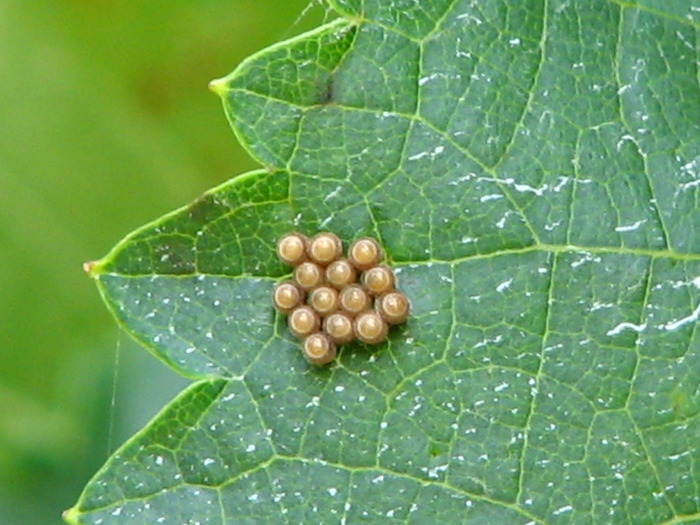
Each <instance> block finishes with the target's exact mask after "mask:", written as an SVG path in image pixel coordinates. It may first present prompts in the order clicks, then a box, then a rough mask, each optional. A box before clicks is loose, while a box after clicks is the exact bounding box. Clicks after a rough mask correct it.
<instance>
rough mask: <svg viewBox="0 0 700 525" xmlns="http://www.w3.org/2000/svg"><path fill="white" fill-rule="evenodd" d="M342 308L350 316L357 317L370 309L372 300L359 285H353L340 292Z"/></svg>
mask: <svg viewBox="0 0 700 525" xmlns="http://www.w3.org/2000/svg"><path fill="white" fill-rule="evenodd" d="M338 300H339V302H340V308H341V309H343V310H344V311H346V312H347V313H349V314H350V315H353V316H354V315H357V314H359V313H360V312H363V311H364V310H367V309H368V308H369V307H370V303H371V301H372V299H371V298H370V296H369V294H368V293H367V291H366V290H365V289H364V288H363V287H362V286H360V285H359V284H351V285H350V286H346V287H345V288H343V289H342V290H341V291H340V297H339V298H338Z"/></svg>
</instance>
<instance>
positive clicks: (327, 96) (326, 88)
mask: <svg viewBox="0 0 700 525" xmlns="http://www.w3.org/2000/svg"><path fill="white" fill-rule="evenodd" d="M333 91H334V90H333V75H330V76H328V77H327V79H326V82H325V83H324V84H321V85H319V90H318V95H317V97H316V103H317V104H318V105H320V106H325V105H328V104H330V103H332V102H333V94H334V93H333Z"/></svg>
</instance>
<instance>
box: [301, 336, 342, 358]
mask: <svg viewBox="0 0 700 525" xmlns="http://www.w3.org/2000/svg"><path fill="white" fill-rule="evenodd" d="M302 353H303V354H304V357H305V358H306V360H307V361H308V362H309V363H311V364H314V365H325V364H326V363H330V362H331V361H333V359H335V356H336V348H335V343H334V342H333V341H332V340H331V338H330V337H328V336H327V335H326V334H324V333H321V332H316V333H315V334H311V335H310V336H309V337H307V338H306V339H304V345H303V346H302Z"/></svg>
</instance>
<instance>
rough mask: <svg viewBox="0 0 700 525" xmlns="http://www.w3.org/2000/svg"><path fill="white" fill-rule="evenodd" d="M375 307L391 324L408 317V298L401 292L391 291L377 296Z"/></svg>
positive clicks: (401, 321) (398, 322) (400, 321)
mask: <svg viewBox="0 0 700 525" xmlns="http://www.w3.org/2000/svg"><path fill="white" fill-rule="evenodd" d="M374 306H375V308H376V309H377V312H379V315H381V316H382V317H383V318H384V320H385V321H386V322H387V323H389V324H400V323H403V322H404V321H405V320H406V319H407V318H408V310H409V305H408V299H407V298H406V296H405V295H404V294H402V293H401V292H396V291H394V292H389V293H386V294H384V295H380V296H379V297H377V299H376V301H375V303H374Z"/></svg>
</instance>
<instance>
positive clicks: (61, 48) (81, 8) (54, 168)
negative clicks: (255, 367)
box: [0, 0, 327, 525]
mask: <svg viewBox="0 0 700 525" xmlns="http://www.w3.org/2000/svg"><path fill="white" fill-rule="evenodd" d="M307 8H308V9H307ZM326 16H327V13H326V12H325V9H324V8H323V7H321V6H320V5H318V3H314V4H313V5H310V4H309V0H285V1H284V2H282V1H279V0H198V1H194V0H192V1H185V0H168V1H165V0H158V1H143V0H39V1H35V2H27V1H26V0H0V255H1V256H0V299H1V300H0V352H2V354H1V355H0V357H1V362H2V366H1V367H0V524H2V525H15V524H17V525H27V524H29V525H34V524H40V525H41V524H59V523H61V519H60V514H61V512H62V510H64V509H65V508H67V507H69V506H71V505H73V504H74V503H75V501H76V500H77V498H78V496H79V494H80V491H81V489H82V487H83V485H84V484H85V483H86V482H87V480H88V479H89V478H90V477H91V476H92V474H93V473H94V472H95V471H96V469H98V468H99V467H100V466H101V465H102V464H103V463H104V461H105V459H106V458H107V454H108V449H109V450H114V448H115V447H117V446H118V445H119V444H121V443H123V441H124V440H125V439H127V438H128V437H129V436H130V435H131V434H133V433H134V432H135V431H136V430H138V429H139V428H140V427H141V426H143V424H144V423H145V422H146V421H148V419H150V418H151V417H152V416H153V415H154V414H155V413H156V412H157V410H158V409H159V408H160V407H162V405H163V404H164V403H166V402H167V401H168V400H169V399H170V398H171V397H172V396H173V395H174V394H175V393H176V392H178V391H179V390H180V389H181V388H182V387H183V385H184V384H186V382H185V381H184V380H183V379H181V378H179V377H177V376H176V375H175V374H174V373H172V372H171V371H169V370H168V369H166V368H165V366H164V365H162V364H161V363H160V362H158V361H156V360H155V359H154V358H153V357H151V356H150V355H149V354H148V353H147V352H146V351H145V350H143V349H142V348H140V347H137V346H136V345H135V344H134V343H133V342H131V340H130V339H129V337H128V336H126V335H124V334H120V333H119V331H118V329H117V328H116V325H115V323H114V322H113V320H112V319H111V317H110V315H109V314H108V312H107V310H106V308H105V307H104V306H103V304H102V302H101V300H100V298H99V297H98V294H97V290H96V288H95V286H94V284H93V283H92V282H91V280H90V279H89V278H88V277H87V276H86V275H85V274H84V273H83V272H82V270H81V264H82V263H83V262H84V261H87V260H91V259H97V258H99V257H102V256H103V255H105V254H106V252H107V251H108V250H109V249H110V248H111V247H112V246H113V245H114V244H116V242H117V241H118V240H119V239H120V238H121V237H123V236H124V235H126V234H127V233H128V232H129V231H131V230H133V229H134V228H136V227H138V226H140V225H142V224H144V223H146V222H148V221H150V220H153V219H155V218H156V217H158V216H159V215H161V214H163V213H165V212H168V211H170V210H172V209H174V208H176V207H179V206H181V205H184V204H186V203H188V202H189V201H191V200H194V199H195V198H196V197H197V195H198V194H199V193H201V192H202V191H204V190H206V189H208V188H209V187H211V186H213V185H216V184H218V183H220V182H222V181H224V180H226V179H228V178H230V177H232V176H234V175H236V174H239V173H242V172H245V171H247V170H249V169H251V168H254V167H256V164H255V163H254V162H253V160H252V159H250V158H249V157H248V156H247V154H246V153H245V152H244V151H243V150H242V149H241V147H240V146H239V145H238V144H237V143H236V140H235V138H234V137H233V134H232V133H231V131H230V129H229V127H228V124H227V122H226V120H225V117H224V114H223V111H222V109H221V105H220V103H219V100H218V98H217V97H216V96H215V95H214V94H212V93H210V92H209V91H208V90H207V88H206V86H207V84H208V82H209V81H210V80H212V79H214V78H218V77H221V76H223V75H225V74H227V73H229V72H230V71H231V70H232V69H233V68H234V67H235V66H236V65H237V64H238V63H239V62H240V61H241V60H242V59H243V58H245V57H246V56H248V55H249V54H251V53H253V52H255V51H257V50H259V49H262V48H263V47H265V46H267V45H269V44H272V43H274V42H277V41H279V40H281V39H284V38H288V37H291V36H293V35H295V34H298V33H301V32H303V31H305V30H308V29H310V28H312V27H315V26H316V25H318V24H319V23H320V22H322V21H323V20H324V19H325V17H326ZM117 353H118V355H119V356H120V357H119V362H118V363H116V359H115V356H116V355H117ZM115 379H116V390H115V389H113V383H114V381H115ZM113 391H114V392H116V395H115V396H114V409H112V408H111V406H112V400H113Z"/></svg>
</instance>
